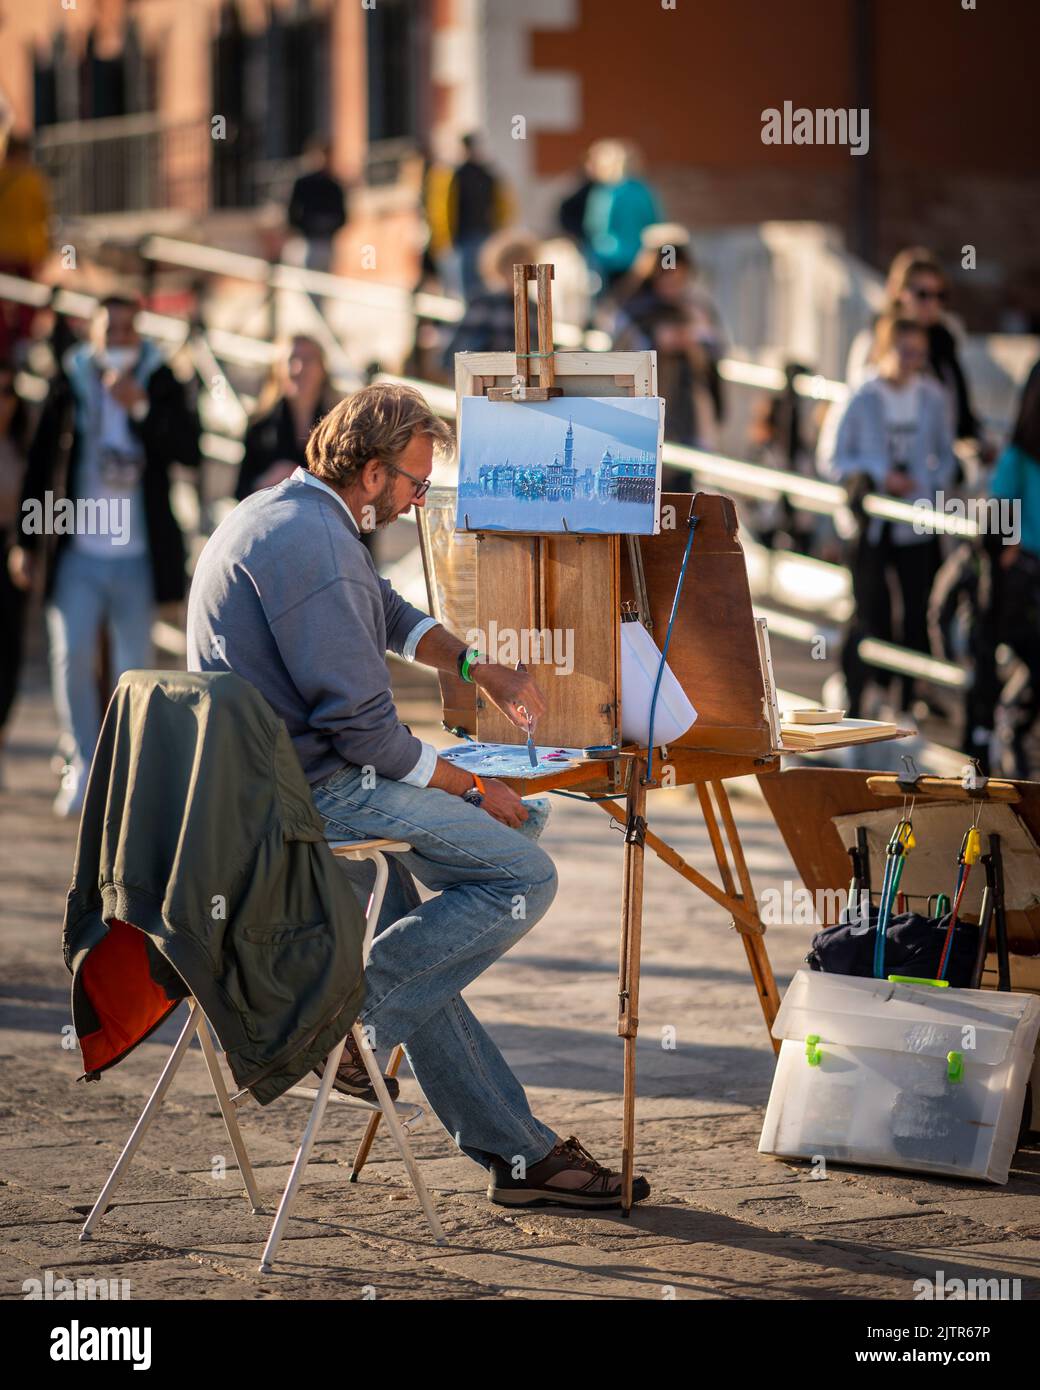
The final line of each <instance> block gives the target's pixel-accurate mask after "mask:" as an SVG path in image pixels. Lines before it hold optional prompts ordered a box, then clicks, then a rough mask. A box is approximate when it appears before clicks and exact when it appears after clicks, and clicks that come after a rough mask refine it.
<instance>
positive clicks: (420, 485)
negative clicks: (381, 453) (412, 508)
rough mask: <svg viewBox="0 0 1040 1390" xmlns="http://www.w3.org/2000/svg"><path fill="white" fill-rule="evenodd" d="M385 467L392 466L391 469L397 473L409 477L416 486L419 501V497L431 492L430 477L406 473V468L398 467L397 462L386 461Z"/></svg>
mask: <svg viewBox="0 0 1040 1390" xmlns="http://www.w3.org/2000/svg"><path fill="white" fill-rule="evenodd" d="M384 467H386V468H390V469H392V470H393V472H395V473H400V474H401V476H402V477H404V478H407V479H408V481H409V482H410V483H411V484H412V486H413V487H414V488H415V497H416V500H417V501H418V499H419V498H420V497H425V496H426V494H427V493H428V492H429V490H430V479H429V478H416V477H413V476H412V474H411V473H406V472H405V470H404V469H403V468H398V466H397V464H396V463H386V464H384Z"/></svg>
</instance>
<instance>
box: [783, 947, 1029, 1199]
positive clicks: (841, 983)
mask: <svg viewBox="0 0 1040 1390" xmlns="http://www.w3.org/2000/svg"><path fill="white" fill-rule="evenodd" d="M1038 1030H1040V1000H1038V999H1037V998H1036V996H1034V995H1032V994H1001V993H997V992H996V991H993V990H978V989H936V988H935V987H933V986H929V985H910V984H895V983H891V982H889V981H887V980H872V979H860V978H858V977H855V976H851V975H825V974H822V973H818V972H815V971H810V970H799V971H798V973H797V974H796V975H795V977H794V979H793V980H792V982H791V987H790V988H789V989H788V991H787V993H786V994H785V995H784V1000H783V1003H782V1004H781V1006H780V1011H779V1013H778V1014H777V1016H776V1021H775V1022H774V1024H773V1036H774V1037H776V1038H782V1039H783V1042H782V1044H781V1048H780V1056H779V1058H778V1060H777V1067H776V1075H775V1076H774V1078H773V1089H772V1091H771V1092H770V1095H769V1106H768V1108H767V1110H766V1118H765V1124H764V1125H763V1127H762V1138H761V1140H760V1142H759V1145H758V1148H759V1152H760V1153H769V1154H777V1155H779V1156H782V1157H789V1158H816V1157H820V1156H822V1157H824V1158H830V1159H834V1160H836V1161H839V1162H843V1163H860V1164H867V1165H873V1166H877V1167H885V1168H908V1169H911V1170H912V1171H914V1172H923V1173H952V1174H955V1175H957V1176H959V1177H966V1178H983V1179H985V1180H987V1181H988V1182H995V1183H1005V1182H1007V1177H1008V1169H1009V1167H1010V1165H1011V1158H1012V1155H1013V1154H1014V1152H1015V1146H1016V1144H1017V1142H1018V1134H1019V1127H1020V1125H1021V1121H1022V1106H1023V1101H1024V1099H1025V1091H1026V1083H1027V1081H1028V1080H1029V1075H1030V1071H1031V1070H1032V1067H1033V1054H1034V1051H1035V1047H1036V1039H1037V1032H1038Z"/></svg>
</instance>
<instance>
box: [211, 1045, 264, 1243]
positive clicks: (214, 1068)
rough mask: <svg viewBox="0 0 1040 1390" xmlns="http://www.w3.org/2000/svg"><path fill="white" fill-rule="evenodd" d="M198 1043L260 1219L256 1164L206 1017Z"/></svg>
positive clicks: (246, 1186)
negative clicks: (226, 1081)
mask: <svg viewBox="0 0 1040 1390" xmlns="http://www.w3.org/2000/svg"><path fill="white" fill-rule="evenodd" d="M199 1042H200V1043H201V1044H202V1055H203V1057H205V1059H206V1068H207V1070H208V1071H209V1079H210V1081H211V1082H212V1083H213V1094H214V1095H215V1096H216V1098H217V1104H218V1105H219V1106H220V1113H221V1115H223V1117H224V1128H225V1129H226V1130H227V1134H228V1138H229V1139H230V1140H231V1147H232V1149H233V1150H234V1152H235V1160H236V1162H237V1163H238V1170H239V1172H240V1173H241V1174H242V1182H243V1184H244V1185H245V1189H246V1197H247V1198H248V1200H249V1203H250V1205H251V1206H252V1208H253V1215H254V1216H258V1215H259V1214H260V1212H261V1211H262V1210H263V1203H262V1202H261V1201H260V1193H259V1192H258V1190H257V1186H256V1178H255V1177H254V1176H253V1165H252V1164H251V1163H250V1161H249V1154H248V1153H247V1152H246V1146H245V1142H244V1140H243V1138H242V1131H241V1129H239V1127H238V1116H237V1115H236V1114H235V1107H234V1106H233V1105H232V1103H231V1097H230V1096H229V1095H228V1089H227V1086H226V1085H225V1084H224V1075H223V1073H222V1072H221V1070H220V1063H219V1061H218V1060H217V1052H216V1048H215V1047H214V1046H213V1039H212V1038H211V1037H210V1032H209V1023H208V1022H207V1020H206V1019H205V1018H203V1019H201V1020H200V1022H199Z"/></svg>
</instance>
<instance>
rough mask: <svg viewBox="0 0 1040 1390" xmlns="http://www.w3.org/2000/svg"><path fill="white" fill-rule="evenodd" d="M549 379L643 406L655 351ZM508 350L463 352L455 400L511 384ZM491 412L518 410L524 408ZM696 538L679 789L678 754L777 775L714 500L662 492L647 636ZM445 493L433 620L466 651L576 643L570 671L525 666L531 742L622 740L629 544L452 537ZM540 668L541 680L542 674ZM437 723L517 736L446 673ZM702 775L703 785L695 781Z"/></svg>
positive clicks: (681, 645)
mask: <svg viewBox="0 0 1040 1390" xmlns="http://www.w3.org/2000/svg"><path fill="white" fill-rule="evenodd" d="M555 368H556V381H557V383H558V385H560V386H561V387H562V388H563V391H564V394H565V395H567V396H570V395H574V396H609V395H630V396H631V395H652V394H654V393H655V392H656V389H657V387H656V379H657V374H656V354H655V353H653V352H637V353H565V352H561V353H557V354H556V355H555ZM514 371H515V357H514V355H513V354H512V353H460V354H458V356H457V358H456V398H457V401H458V403H459V409H460V410H461V400H462V397H463V396H465V395H482V394H484V393H486V391H487V390H488V389H489V388H490V387H492V386H503V385H508V384H509V382H510V381H511V379H512V376H513V373H514ZM495 408H496V409H501V410H502V411H503V412H506V411H522V410H524V409H525V406H524V405H523V404H522V403H520V402H501V403H499V404H497V405H496V407H495ZM691 512H692V513H693V514H694V515H695V516H696V517H697V527H696V534H695V537H694V541H693V548H692V551H691V554H690V561H689V564H688V567H687V575H686V582H685V585H684V590H683V596H682V600H681V602H680V606H679V609H678V611H677V614H676V621H675V625H674V628H673V632H672V638H671V643H670V646H669V651H668V663H669V666H670V667H671V669H672V671H673V672H674V673H675V675H676V677H677V679H678V680H679V683H680V685H681V686H682V687H683V690H684V691H685V692H686V695H687V696H688V698H689V699H690V701H691V702H692V703H693V705H694V707H695V708H696V710H697V712H698V718H697V720H696V722H695V723H694V725H693V726H692V728H691V729H690V730H689V731H688V732H687V733H685V734H683V735H682V736H681V737H680V738H679V739H677V740H676V741H675V743H674V744H673V745H671V746H670V748H669V754H670V755H671V754H672V752H673V751H674V752H675V754H676V757H677V760H678V761H677V762H676V763H674V766H675V767H676V781H677V782H683V781H688V780H692V777H691V776H690V775H686V772H685V768H684V766H683V765H684V764H685V762H686V759H685V758H684V756H683V755H684V754H686V753H690V752H697V753H700V752H703V751H705V750H713V751H716V752H720V753H725V754H737V755H742V756H743V757H745V758H748V759H751V760H752V764H751V765H749V767H748V768H746V769H742V770H751V766H753V765H754V760H755V759H761V760H762V762H761V764H759V765H760V766H763V767H766V766H771V765H775V761H776V759H775V750H773V749H772V747H771V739H770V735H769V727H768V723H767V721H766V717H765V710H764V705H763V694H764V690H763V680H762V670H761V663H760V658H759V650H758V639H757V635H756V631H755V622H754V615H753V612H752V607H751V593H750V589H749V587H748V579H747V568H746V565H745V562H744V555H743V550H742V548H741V545H740V542H739V540H738V538H737V515H736V509H735V508H734V506H733V503H732V502H731V501H730V499H729V498H726V497H723V496H719V495H717V494H713V493H705V492H701V493H697V494H696V495H695V496H691V494H689V493H665V494H662V498H661V513H662V518H663V521H664V522H665V523H669V522H670V523H671V524H670V525H668V524H664V525H663V527H662V530H661V531H660V532H659V533H658V534H657V535H655V536H641V537H639V538H638V545H639V547H640V551H641V554H642V561H643V567H644V572H645V576H646V588H647V597H648V602H649V607H650V614H651V618H652V621H653V634H654V638H655V640H656V641H657V643H658V645H660V644H661V643H662V642H663V640H664V635H665V632H666V630H667V626H668V617H669V613H670V611H671V607H672V601H673V597H674V594H675V587H676V582H677V580H678V577H679V571H680V567H681V563H682V557H683V551H684V548H685V545H686V540H687V535H688V530H689V528H688V519H689V517H690V515H691ZM454 516H455V513H454V491H453V490H449V489H433V490H431V492H430V493H429V494H428V497H427V506H426V507H425V508H423V509H422V514H421V517H420V544H421V548H422V555H423V564H424V569H425V573H426V579H427V586H428V592H429V597H430V605H431V612H432V613H434V615H435V616H437V617H438V618H439V619H440V620H441V621H443V622H445V623H446V624H447V625H448V626H449V627H451V628H452V630H453V631H455V632H457V633H458V634H459V635H460V636H462V637H463V638H464V639H467V640H468V637H469V634H470V633H471V632H474V631H478V632H481V633H485V634H486V633H487V632H488V630H489V624H490V623H491V622H492V621H494V622H495V624H496V625H497V628H498V630H499V631H502V630H512V631H519V630H524V629H527V630H532V629H534V630H538V631H542V630H546V629H548V630H549V631H550V632H562V633H570V634H572V641H573V668H574V669H573V673H572V674H569V675H566V676H564V675H557V674H556V671H557V670H558V669H559V663H558V662H557V663H553V662H552V661H549V662H539V661H537V660H534V661H530V662H528V664H529V667H530V669H531V670H532V672H533V673H534V674H535V677H536V679H538V680H539V685H540V686H541V688H542V689H543V691H544V692H545V694H546V698H547V700H548V709H547V712H546V714H545V715H544V716H543V718H542V719H541V720H540V721H539V726H538V741H539V743H540V744H543V745H549V744H556V745H559V746H569V747H583V748H584V747H593V746H601V745H612V744H615V743H619V742H620V733H619V731H620V727H621V705H620V700H621V689H620V687H621V672H620V619H619V615H620V605H621V603H622V602H623V601H624V600H626V599H634V598H635V592H634V587H633V583H632V575H631V567H630V563H629V558H628V550H627V540H626V538H625V537H619V536H615V535H611V536H596V535H581V534H574V535H570V534H566V535H560V534H556V533H553V534H537V535H533V534H527V533H523V534H521V533H504V532H498V531H495V532H489V531H483V532H472V533H470V532H465V531H460V532H457V533H456V532H455V531H454V529H453V528H454ZM540 666H541V667H544V670H542V671H541V672H540V671H539V667H540ZM440 682H441V695H442V702H443V718H444V723H445V726H446V727H447V728H449V729H455V730H464V731H465V732H466V733H468V734H469V735H471V736H472V737H476V738H479V739H481V740H486V741H502V742H516V741H517V733H516V729H515V728H514V726H512V725H511V724H509V723H508V721H507V720H506V719H505V717H504V716H503V715H501V714H500V713H499V712H498V711H497V710H495V709H494V708H493V707H491V706H489V705H487V704H486V703H484V702H481V701H480V700H479V695H478V692H477V690H476V689H475V687H474V686H472V685H469V684H467V683H465V682H463V681H461V680H459V679H458V678H457V677H455V676H454V675H451V674H445V673H442V674H441V677H440ZM701 775H702V776H703V775H711V774H710V773H709V772H707V771H706V770H705V771H702V773H701Z"/></svg>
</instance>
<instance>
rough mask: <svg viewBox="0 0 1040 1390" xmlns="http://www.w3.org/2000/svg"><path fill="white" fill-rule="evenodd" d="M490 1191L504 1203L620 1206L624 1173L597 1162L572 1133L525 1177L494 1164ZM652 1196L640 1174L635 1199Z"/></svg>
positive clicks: (498, 1202)
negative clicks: (514, 1175) (622, 1174)
mask: <svg viewBox="0 0 1040 1390" xmlns="http://www.w3.org/2000/svg"><path fill="white" fill-rule="evenodd" d="M487 1195H488V1199H489V1200H490V1201H492V1202H494V1203H496V1205H498V1206H500V1207H540V1206H562V1207H619V1206H620V1205H621V1174H620V1173H617V1172H614V1171H613V1170H612V1169H610V1168H604V1167H603V1165H602V1164H601V1163H597V1162H596V1160H595V1159H594V1158H593V1157H592V1155H591V1154H590V1153H589V1151H588V1149H586V1148H585V1146H584V1145H583V1144H582V1143H580V1142H579V1141H578V1140H577V1139H576V1138H575V1137H574V1135H573V1134H572V1135H571V1137H570V1138H569V1139H561V1140H560V1142H559V1143H558V1144H555V1145H554V1146H553V1147H552V1149H551V1150H550V1151H549V1153H547V1154H546V1156H545V1157H544V1158H543V1159H540V1160H539V1161H538V1162H537V1163H533V1164H532V1165H531V1167H530V1168H528V1170H527V1172H526V1174H525V1175H524V1176H523V1177H522V1178H514V1177H513V1173H512V1168H511V1167H510V1165H509V1164H507V1163H504V1162H499V1163H494V1164H492V1167H491V1182H490V1183H489V1184H488V1190H487ZM649 1196H650V1184H649V1183H648V1182H647V1180H646V1178H644V1177H640V1176H636V1177H635V1179H634V1181H633V1183H632V1201H633V1202H641V1201H642V1200H643V1198H644V1197H649Z"/></svg>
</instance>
